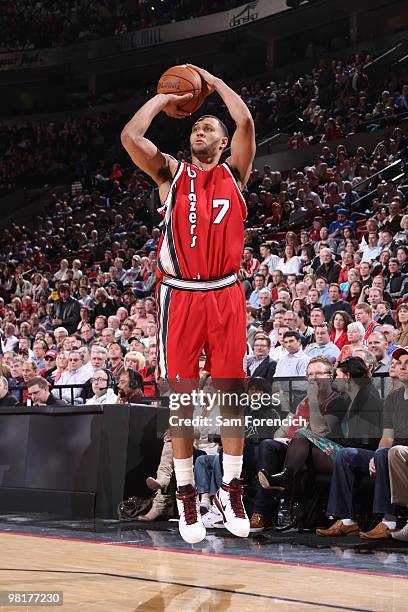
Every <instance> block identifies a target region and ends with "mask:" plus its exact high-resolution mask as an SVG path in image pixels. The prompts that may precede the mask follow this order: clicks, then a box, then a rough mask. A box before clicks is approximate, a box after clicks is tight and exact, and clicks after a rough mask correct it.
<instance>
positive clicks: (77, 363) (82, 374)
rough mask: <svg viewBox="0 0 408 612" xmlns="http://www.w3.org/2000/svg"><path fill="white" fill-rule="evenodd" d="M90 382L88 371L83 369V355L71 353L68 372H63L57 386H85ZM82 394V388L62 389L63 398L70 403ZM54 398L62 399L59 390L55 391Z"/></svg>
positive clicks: (76, 352)
mask: <svg viewBox="0 0 408 612" xmlns="http://www.w3.org/2000/svg"><path fill="white" fill-rule="evenodd" d="M87 380H89V374H88V371H87V370H86V369H85V368H83V360H82V355H81V353H80V352H79V351H70V353H69V357H68V370H67V371H66V372H63V373H62V375H61V378H60V379H59V380H58V385H57V386H62V385H83V384H84V383H86V381H87ZM80 393H81V387H74V388H71V387H69V388H66V389H61V397H62V399H64V400H66V401H67V402H69V403H72V401H73V400H75V399H76V398H77V397H78V396H79V395H80ZM53 395H54V397H60V393H59V390H58V389H57V388H55V389H54V391H53Z"/></svg>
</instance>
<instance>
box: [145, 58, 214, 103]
mask: <svg viewBox="0 0 408 612" xmlns="http://www.w3.org/2000/svg"><path fill="white" fill-rule="evenodd" d="M205 89H206V87H205V83H204V82H203V80H202V78H201V75H200V74H198V72H197V71H196V70H194V69H193V68H190V67H189V66H173V68H169V69H168V70H166V72H164V73H163V74H162V76H161V77H160V80H159V82H158V85H157V93H164V94H179V95H183V94H187V93H192V94H193V98H191V100H189V101H188V102H186V103H185V104H183V106H181V107H180V108H181V109H182V110H183V111H186V112H187V113H194V112H195V111H196V110H198V109H199V108H200V106H201V105H202V103H203V101H204V98H205Z"/></svg>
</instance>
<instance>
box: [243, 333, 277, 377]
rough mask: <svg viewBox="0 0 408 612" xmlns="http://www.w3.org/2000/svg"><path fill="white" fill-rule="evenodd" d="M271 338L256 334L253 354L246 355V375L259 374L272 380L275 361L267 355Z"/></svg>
mask: <svg viewBox="0 0 408 612" xmlns="http://www.w3.org/2000/svg"><path fill="white" fill-rule="evenodd" d="M270 349H271V340H270V338H269V337H268V336H267V335H266V334H265V336H258V337H257V338H256V340H255V342H254V354H253V356H251V357H248V364H247V374H248V376H253V377H254V376H257V377H258V376H261V377H262V378H266V379H267V380H269V381H271V382H272V380H273V375H274V374H275V370H276V361H273V359H271V358H270V357H269V351H270Z"/></svg>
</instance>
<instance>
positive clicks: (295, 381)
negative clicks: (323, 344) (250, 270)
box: [9, 373, 389, 412]
mask: <svg viewBox="0 0 408 612" xmlns="http://www.w3.org/2000/svg"><path fill="white" fill-rule="evenodd" d="M372 378H373V379H374V381H376V380H378V383H375V384H376V388H377V390H378V391H379V393H380V397H381V398H382V399H385V397H386V380H387V379H388V378H389V375H388V373H374V374H373V376H372ZM306 382H307V378H306V377H305V376H299V377H296V378H294V377H292V376H282V377H279V378H278V377H276V378H273V381H272V393H276V392H279V393H281V394H284V395H286V399H287V402H285V404H286V403H287V409H288V410H289V411H290V412H295V411H296V407H297V405H298V403H299V402H300V401H301V400H302V399H303V398H304V397H305V395H306ZM144 384H145V386H155V388H156V389H157V385H156V383H155V382H154V381H147V382H145V383H144ZM286 386H287V388H286ZM86 387H88V385H86V384H81V385H80V384H77V385H55V386H54V387H52V391H57V392H58V395H59V398H60V399H63V398H62V394H63V391H64V389H69V390H70V394H71V401H70V402H69V404H72V405H76V402H75V400H76V399H78V398H77V397H75V391H78V390H82V389H84V388H86ZM25 390H27V386H26V385H15V386H12V385H10V387H9V391H10V393H13V392H14V391H21V398H22V392H23V391H25ZM85 401H86V400H84V403H83V404H80V405H84V404H85ZM138 403H140V404H151V403H155V404H160V405H161V406H168V405H169V397H168V396H159V395H156V396H148V397H142V398H141V399H140V400H139V399H138ZM69 404H68V405H69ZM30 405H31V404H30ZM77 405H78V404H77ZM51 406H52V404H51Z"/></svg>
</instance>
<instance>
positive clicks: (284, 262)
mask: <svg viewBox="0 0 408 612" xmlns="http://www.w3.org/2000/svg"><path fill="white" fill-rule="evenodd" d="M288 234H289V232H288ZM300 266H301V261H300V257H297V255H296V250H295V247H294V246H293V245H291V244H287V245H286V246H285V250H284V252H283V254H282V257H281V258H280V259H279V261H278V264H277V266H276V270H280V271H281V272H282V274H296V275H297V274H299V273H300Z"/></svg>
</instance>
